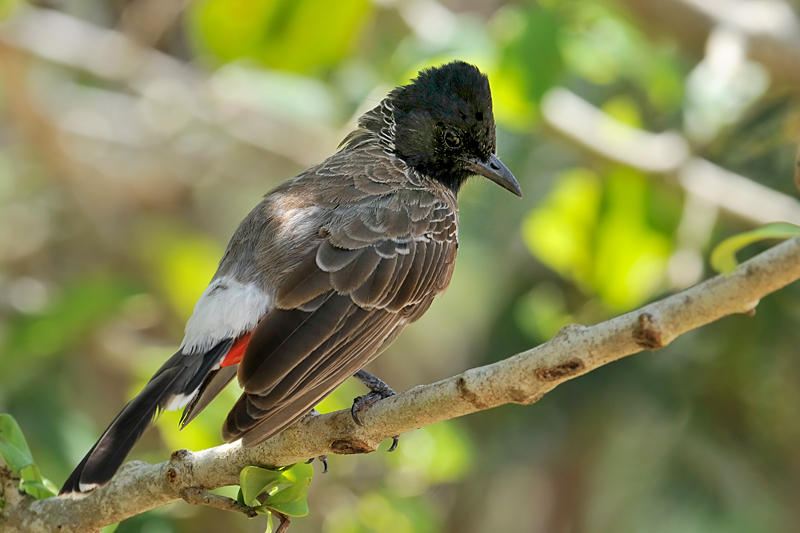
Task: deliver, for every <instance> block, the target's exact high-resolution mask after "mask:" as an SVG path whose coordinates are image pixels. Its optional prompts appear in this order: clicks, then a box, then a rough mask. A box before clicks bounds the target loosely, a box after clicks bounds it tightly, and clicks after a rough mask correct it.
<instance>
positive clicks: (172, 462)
mask: <svg viewBox="0 0 800 533" xmlns="http://www.w3.org/2000/svg"><path fill="white" fill-rule="evenodd" d="M191 458H192V452H190V451H189V450H186V449H183V450H176V451H174V452H172V455H170V457H169V467H168V468H167V471H166V472H164V477H165V478H166V480H167V483H169V484H170V485H172V486H173V487H176V486H178V485H179V484H180V481H181V478H182V477H185V476H186V475H191V473H192V470H193V468H194V466H193V464H192V461H191Z"/></svg>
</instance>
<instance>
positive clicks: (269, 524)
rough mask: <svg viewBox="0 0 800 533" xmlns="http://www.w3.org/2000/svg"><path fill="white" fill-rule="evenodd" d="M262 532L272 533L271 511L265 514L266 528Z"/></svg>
mask: <svg viewBox="0 0 800 533" xmlns="http://www.w3.org/2000/svg"><path fill="white" fill-rule="evenodd" d="M264 533H272V513H269V514H268V515H267V528H266V529H265V530H264Z"/></svg>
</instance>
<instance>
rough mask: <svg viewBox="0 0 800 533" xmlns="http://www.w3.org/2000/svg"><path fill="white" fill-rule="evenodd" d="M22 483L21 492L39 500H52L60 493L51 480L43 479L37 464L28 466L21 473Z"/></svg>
mask: <svg viewBox="0 0 800 533" xmlns="http://www.w3.org/2000/svg"><path fill="white" fill-rule="evenodd" d="M20 475H21V477H22V481H21V482H20V486H19V488H20V490H22V491H23V492H25V493H26V494H30V495H31V496H33V497H34V498H36V499H37V500H42V499H44V498H50V497H52V496H55V495H56V494H57V493H58V489H57V488H56V487H55V485H53V484H52V483H51V482H50V481H49V480H47V479H45V478H44V477H42V473H41V472H40V471H39V467H38V466H36V465H35V464H31V465H28V466H26V467H25V468H23V469H22V471H21V472H20Z"/></svg>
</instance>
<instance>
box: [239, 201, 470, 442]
mask: <svg viewBox="0 0 800 533" xmlns="http://www.w3.org/2000/svg"><path fill="white" fill-rule="evenodd" d="M327 220H328V222H327V223H326V224H325V225H324V226H322V228H321V229H320V235H323V236H324V238H322V239H320V241H319V244H318V245H317V246H316V247H315V248H314V249H313V251H312V252H311V253H309V254H308V255H307V256H306V257H305V258H304V259H303V260H302V261H301V262H300V264H299V266H297V267H296V268H295V269H294V270H293V271H292V272H291V273H290V274H289V275H288V276H287V277H286V278H285V279H284V281H283V282H282V284H281V285H280V286H279V287H278V288H277V292H276V305H275V308H274V309H273V310H271V311H270V312H269V313H268V314H267V315H266V316H265V317H264V319H263V320H262V321H261V323H260V324H259V326H258V327H257V328H256V330H255V332H254V333H253V337H252V338H251V340H250V343H249V345H248V348H247V351H246V353H245V356H244V359H243V360H242V363H241V365H240V367H239V382H240V383H241V385H242V386H243V388H244V394H242V396H241V397H240V398H239V401H238V402H237V403H236V405H234V407H233V409H232V410H231V412H230V414H229V415H228V418H227V420H226V422H225V425H224V427H223V436H224V438H225V439H226V440H235V439H238V438H240V437H243V438H244V442H245V444H246V445H252V444H256V443H258V442H260V441H262V440H264V439H267V438H269V437H270V436H272V435H274V434H276V433H278V432H279V431H281V430H282V429H284V428H285V427H287V426H288V425H290V424H291V423H292V422H294V421H295V420H297V419H298V418H300V417H302V416H303V415H305V414H306V413H307V412H308V411H309V410H310V409H311V408H312V407H313V406H314V405H315V404H316V403H317V402H319V401H320V400H321V399H322V398H324V397H325V396H326V395H327V394H329V393H330V392H331V391H332V390H333V389H334V388H336V387H337V386H338V385H339V384H341V383H342V382H343V381H344V380H345V379H347V378H348V377H349V376H352V375H353V374H355V373H356V372H357V371H358V370H360V369H361V368H363V367H364V366H365V365H366V364H367V363H368V362H369V361H371V360H372V359H373V358H374V357H376V356H377V355H378V354H379V353H380V351H381V349H382V348H384V347H385V346H387V345H388V344H389V342H391V341H392V340H393V339H394V338H395V336H396V335H397V334H398V333H399V332H400V331H401V330H402V328H403V327H404V326H405V325H407V324H408V323H410V322H412V321H414V320H416V319H417V318H419V317H420V316H421V315H422V313H424V312H425V311H426V310H427V309H428V307H429V306H430V304H431V302H432V301H433V298H434V296H435V295H436V294H438V293H439V292H441V291H442V290H444V289H445V288H446V287H447V285H448V284H449V282H450V277H451V275H452V272H453V265H454V261H455V255H456V248H457V237H456V226H457V213H456V211H455V209H454V208H453V207H452V204H451V203H450V202H448V201H447V199H446V198H443V197H437V194H435V192H433V191H431V190H427V189H424V188H414V189H401V190H395V191H393V192H391V193H389V194H385V193H384V194H378V195H374V196H368V197H367V198H364V199H363V200H362V201H361V202H359V203H358V204H356V205H352V204H351V205H346V206H342V207H338V208H332V213H331V216H330V217H329V218H328V219H327Z"/></svg>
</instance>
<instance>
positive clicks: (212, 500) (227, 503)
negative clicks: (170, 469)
mask: <svg viewBox="0 0 800 533" xmlns="http://www.w3.org/2000/svg"><path fill="white" fill-rule="evenodd" d="M181 498H183V500H184V501H185V502H187V503H191V504H192V505H205V506H206V507H214V508H215V509H222V510H223V511H234V512H237V513H242V514H244V515H246V516H248V517H249V518H255V517H256V516H258V513H257V512H256V510H255V509H253V508H252V507H250V506H248V505H244V504H242V503H239V502H237V501H236V500H234V499H233V498H228V497H227V496H222V495H221V494H214V493H213V492H208V491H207V490H205V489H200V488H197V487H190V488H188V489H183V490H182V491H181Z"/></svg>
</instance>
